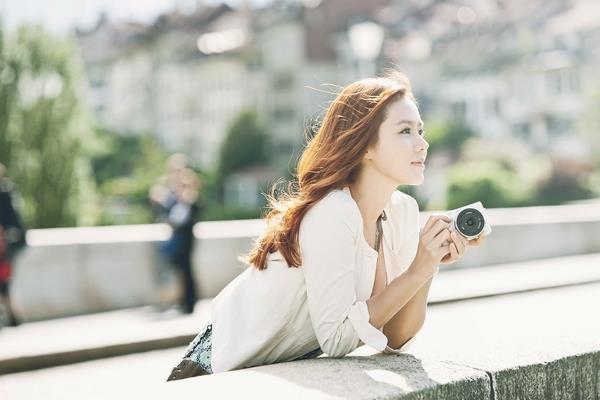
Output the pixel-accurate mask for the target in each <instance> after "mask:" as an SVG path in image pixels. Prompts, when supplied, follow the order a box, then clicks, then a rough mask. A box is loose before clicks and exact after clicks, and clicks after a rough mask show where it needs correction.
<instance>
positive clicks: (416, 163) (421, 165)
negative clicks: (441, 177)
mask: <svg viewBox="0 0 600 400" xmlns="http://www.w3.org/2000/svg"><path fill="white" fill-rule="evenodd" d="M411 164H412V165H414V166H416V167H421V168H425V163H422V162H413V163H411Z"/></svg>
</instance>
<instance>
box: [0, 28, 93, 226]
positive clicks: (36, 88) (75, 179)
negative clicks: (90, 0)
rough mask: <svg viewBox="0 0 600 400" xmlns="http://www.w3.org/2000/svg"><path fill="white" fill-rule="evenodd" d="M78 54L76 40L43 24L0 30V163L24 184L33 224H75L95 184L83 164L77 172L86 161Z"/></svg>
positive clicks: (28, 217) (86, 128) (27, 213)
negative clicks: (84, 192)
mask: <svg viewBox="0 0 600 400" xmlns="http://www.w3.org/2000/svg"><path fill="white" fill-rule="evenodd" d="M1 31H2V29H0V32H1ZM77 60H78V58H77V56H76V52H75V46H74V45H73V44H72V43H71V42H69V41H67V40H63V39H59V38H57V37H54V36H52V35H51V34H49V33H48V32H46V31H44V30H43V29H42V28H41V27H40V26H22V27H21V28H19V29H18V30H17V31H16V32H15V33H11V34H5V33H1V34H0V162H3V163H4V164H6V165H7V167H8V171H9V174H10V176H11V177H12V179H13V180H14V181H15V182H16V184H17V186H18V187H19V190H20V192H21V195H22V198H23V206H24V209H23V210H22V212H23V216H24V220H25V223H26V224H27V225H28V226H29V227H36V228H45V227H56V226H71V225H75V224H77V223H78V215H79V211H80V207H81V203H82V199H81V195H82V193H81V192H80V188H81V186H85V187H86V188H88V189H89V188H90V185H89V184H88V183H89V181H90V177H89V175H87V174H85V171H86V169H85V168H83V169H82V170H81V171H77V170H76V167H77V166H83V167H85V165H83V164H85V160H84V159H82V157H81V154H82V153H81V151H82V143H83V139H85V137H86V136H87V135H88V134H89V126H88V124H87V120H86V119H85V118H84V114H83V112H82V109H81V104H82V102H81V94H80V93H79V92H78V89H77V88H78V87H79V86H80V85H79V77H80V76H81V72H80V71H81V69H80V66H79V65H78V64H77ZM92 190H93V188H92Z"/></svg>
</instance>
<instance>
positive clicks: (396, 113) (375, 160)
mask: <svg viewBox="0 0 600 400" xmlns="http://www.w3.org/2000/svg"><path fill="white" fill-rule="evenodd" d="M386 114H387V115H386V117H385V119H384V121H383V122H382V123H381V125H380V126H379V132H378V135H379V138H378V141H377V144H375V145H374V146H373V147H372V148H370V149H369V150H367V153H366V154H365V158H367V160H366V161H369V160H370V163H369V164H371V166H372V167H373V168H374V169H375V170H376V171H377V172H379V173H380V174H382V175H383V176H384V177H385V178H387V179H388V180H390V181H392V182H394V183H395V184H396V185H420V184H422V183H423V181H424V180H425V175H424V171H425V164H421V165H416V164H414V162H417V161H423V160H424V159H425V158H426V157H427V149H428V148H429V144H428V143H427V141H426V140H425V138H424V137H423V134H424V131H423V121H422V120H421V116H420V114H419V110H418V109H417V106H416V104H415V103H414V102H413V101H412V100H411V99H410V98H408V97H407V96H404V97H402V98H400V99H398V100H395V101H393V102H392V103H390V104H389V105H388V106H387V113H386Z"/></svg>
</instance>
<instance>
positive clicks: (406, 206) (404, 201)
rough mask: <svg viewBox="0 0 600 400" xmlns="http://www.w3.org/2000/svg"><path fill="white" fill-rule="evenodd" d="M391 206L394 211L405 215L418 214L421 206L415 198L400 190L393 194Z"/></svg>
mask: <svg viewBox="0 0 600 400" xmlns="http://www.w3.org/2000/svg"><path fill="white" fill-rule="evenodd" d="M390 206H391V208H392V209H393V210H395V211H401V212H402V213H404V214H406V213H408V214H415V213H417V214H418V212H419V204H418V203H417V201H416V200H415V198H414V197H412V196H411V195H409V194H406V193H404V192H401V191H399V190H395V191H394V193H392V197H391V198H390Z"/></svg>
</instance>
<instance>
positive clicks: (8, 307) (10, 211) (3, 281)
mask: <svg viewBox="0 0 600 400" xmlns="http://www.w3.org/2000/svg"><path fill="white" fill-rule="evenodd" d="M13 193H14V184H13V183H12V182H11V181H10V180H9V178H8V176H7V175H6V167H5V166H4V165H3V164H0V303H1V305H2V308H3V311H4V314H5V315H4V318H6V321H0V326H1V325H2V324H3V323H5V324H7V325H9V326H16V325H17V324H18V322H17V318H16V316H15V314H14V312H13V308H12V304H11V301H10V279H11V276H12V273H13V271H12V269H13V266H14V259H15V254H16V252H17V250H19V249H20V248H21V247H23V246H24V245H25V229H24V228H23V223H22V222H21V218H20V216H19V214H18V213H17V211H16V209H15V207H14V204H13Z"/></svg>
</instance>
